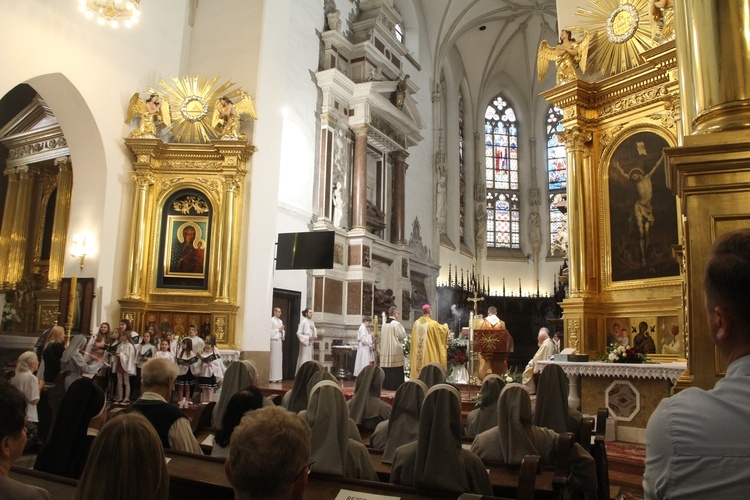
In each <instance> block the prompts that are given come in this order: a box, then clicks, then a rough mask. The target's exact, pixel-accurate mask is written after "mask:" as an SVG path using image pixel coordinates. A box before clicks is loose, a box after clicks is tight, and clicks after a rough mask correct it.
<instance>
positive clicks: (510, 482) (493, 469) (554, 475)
mask: <svg viewBox="0 0 750 500" xmlns="http://www.w3.org/2000/svg"><path fill="white" fill-rule="evenodd" d="M565 436H566V437H565V438H562V441H563V444H562V447H561V450H568V453H567V454H566V453H558V454H557V456H556V457H557V459H556V468H555V469H553V468H549V467H541V465H540V466H538V467H536V468H535V469H534V470H538V474H536V475H535V476H534V483H533V488H532V489H533V491H534V493H535V495H532V498H557V497H558V496H559V495H560V492H561V491H563V489H564V488H565V486H566V485H567V482H568V474H569V472H570V461H569V450H570V447H571V446H572V445H573V434H571V433H567V434H566V435H565ZM368 451H369V452H370V461H371V463H372V466H373V468H374V469H375V472H376V473H377V475H378V479H380V481H381V482H383V483H388V482H390V480H391V466H390V465H388V464H384V463H382V462H381V459H382V457H383V450H374V449H368ZM484 465H485V466H486V467H487V471H488V473H489V475H490V483H492V491H493V493H494V494H495V495H497V496H500V497H508V498H517V497H518V495H519V491H518V487H519V478H520V477H521V475H522V472H525V471H522V467H521V466H518V465H507V464H503V463H499V462H484ZM526 482H527V483H528V480H527V481H526Z"/></svg>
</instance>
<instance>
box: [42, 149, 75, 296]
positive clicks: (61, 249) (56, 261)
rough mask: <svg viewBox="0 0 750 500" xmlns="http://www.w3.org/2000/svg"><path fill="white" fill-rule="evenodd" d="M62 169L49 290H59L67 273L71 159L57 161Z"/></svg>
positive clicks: (57, 159)
mask: <svg viewBox="0 0 750 500" xmlns="http://www.w3.org/2000/svg"><path fill="white" fill-rule="evenodd" d="M55 165H56V166H57V167H58V168H59V169H60V171H59V173H58V174H57V197H56V201H55V220H54V221H53V223H52V245H51V246H50V254H49V274H48V279H49V283H48V284H47V288H51V289H53V290H57V289H58V288H60V282H61V281H62V278H63V276H64V273H65V239H66V236H67V234H68V223H69V222H70V198H71V195H72V193H73V169H72V168H71V164H70V157H68V156H61V157H60V158H56V159H55Z"/></svg>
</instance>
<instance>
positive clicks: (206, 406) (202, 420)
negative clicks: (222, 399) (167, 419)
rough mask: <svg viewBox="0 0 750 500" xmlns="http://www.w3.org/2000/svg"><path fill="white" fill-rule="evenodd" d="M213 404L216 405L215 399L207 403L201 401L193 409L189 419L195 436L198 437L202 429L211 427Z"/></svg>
mask: <svg viewBox="0 0 750 500" xmlns="http://www.w3.org/2000/svg"><path fill="white" fill-rule="evenodd" d="M214 406H216V401H210V402H208V403H201V404H200V405H198V407H197V408H196V409H195V413H193V416H192V418H191V419H190V427H191V429H192V430H193V435H194V436H195V437H198V433H199V432H200V431H201V430H202V429H205V428H208V427H211V416H212V414H213V412H214Z"/></svg>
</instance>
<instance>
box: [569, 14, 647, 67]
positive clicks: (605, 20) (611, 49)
mask: <svg viewBox="0 0 750 500" xmlns="http://www.w3.org/2000/svg"><path fill="white" fill-rule="evenodd" d="M589 2H590V4H591V5H590V7H578V9H577V10H576V15H577V16H579V17H582V18H585V19H588V20H589V21H588V22H586V23H584V24H582V25H580V26H576V27H574V28H573V29H574V30H578V31H582V30H588V31H589V32H590V33H592V34H593V35H594V36H593V41H592V43H591V48H590V50H589V68H590V71H591V72H594V71H597V72H598V73H599V76H608V75H613V74H616V73H620V72H622V71H625V70H627V69H630V68H634V67H636V66H638V65H639V64H640V63H641V56H640V54H641V53H642V52H643V51H645V50H648V49H650V48H653V47H654V46H656V43H655V42H654V40H653V39H652V38H651V31H650V30H651V18H650V14H649V0H589Z"/></svg>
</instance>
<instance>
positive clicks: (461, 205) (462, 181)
mask: <svg viewBox="0 0 750 500" xmlns="http://www.w3.org/2000/svg"><path fill="white" fill-rule="evenodd" d="M465 223H466V168H465V166H464V95H463V92H461V91H460V90H459V91H458V234H459V237H460V239H461V243H465V239H464V235H465V233H466V229H465V228H466V224H465Z"/></svg>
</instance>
